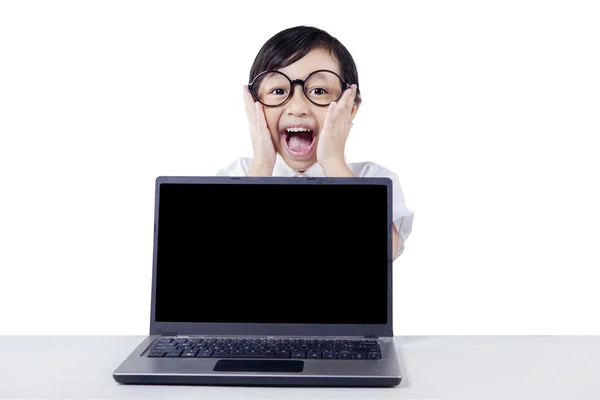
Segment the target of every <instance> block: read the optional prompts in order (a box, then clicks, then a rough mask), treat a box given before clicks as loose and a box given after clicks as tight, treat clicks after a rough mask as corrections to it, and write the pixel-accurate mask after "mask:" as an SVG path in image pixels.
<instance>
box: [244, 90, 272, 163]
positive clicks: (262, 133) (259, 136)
mask: <svg viewBox="0 0 600 400" xmlns="http://www.w3.org/2000/svg"><path fill="white" fill-rule="evenodd" d="M244 104H245V106H246V116H247V117H248V124H249V125H250V136H251V138H252V149H253V151H254V158H253V160H252V163H253V164H255V165H261V166H270V167H271V168H272V167H274V166H275V159H276V156H277V152H276V151H275V147H274V146H273V139H272V138H271V132H270V131H269V127H268V126H267V120H266V118H265V112H264V109H263V105H262V104H260V103H259V102H258V101H254V98H253V97H252V93H250V92H249V91H248V86H246V85H244Z"/></svg>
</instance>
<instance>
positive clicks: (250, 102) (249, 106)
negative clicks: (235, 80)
mask: <svg viewBox="0 0 600 400" xmlns="http://www.w3.org/2000/svg"><path fill="white" fill-rule="evenodd" d="M254 103H255V101H254V97H252V93H250V91H249V90H248V85H244V107H245V108H246V114H247V115H248V118H254V117H255V111H254Z"/></svg>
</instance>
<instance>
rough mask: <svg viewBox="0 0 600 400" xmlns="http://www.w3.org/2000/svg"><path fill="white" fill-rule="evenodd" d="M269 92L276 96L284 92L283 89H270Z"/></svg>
mask: <svg viewBox="0 0 600 400" xmlns="http://www.w3.org/2000/svg"><path fill="white" fill-rule="evenodd" d="M269 94H274V95H276V96H283V95H284V94H285V89H280V88H277V89H271V91H270V92H269Z"/></svg>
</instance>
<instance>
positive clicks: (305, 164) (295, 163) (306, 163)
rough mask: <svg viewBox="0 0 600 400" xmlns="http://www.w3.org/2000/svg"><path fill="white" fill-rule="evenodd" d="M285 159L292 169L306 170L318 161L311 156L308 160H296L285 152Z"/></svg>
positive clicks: (283, 156)
mask: <svg viewBox="0 0 600 400" xmlns="http://www.w3.org/2000/svg"><path fill="white" fill-rule="evenodd" d="M282 158H283V161H285V163H286V164H287V165H288V166H289V167H290V168H292V169H294V170H296V171H298V172H299V171H304V170H307V169H309V168H310V167H312V166H313V165H315V163H316V162H317V160H316V159H313V158H310V159H307V160H295V159H293V158H291V157H289V156H288V155H286V154H284V155H282Z"/></svg>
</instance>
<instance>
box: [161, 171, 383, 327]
mask: <svg viewBox="0 0 600 400" xmlns="http://www.w3.org/2000/svg"><path fill="white" fill-rule="evenodd" d="M163 183H169V184H173V183H176V184H206V183H208V184H227V185H232V184H233V185H244V184H257V183H258V184H296V185H297V184H314V185H335V184H345V185H347V184H355V185H383V186H385V187H386V188H387V219H388V234H387V238H388V246H387V247H388V257H387V260H388V261H387V292H388V295H387V322H386V323H384V324H298V323H214V322H193V323H192V322H164V321H156V318H155V314H156V276H157V248H158V224H159V221H158V215H159V207H160V186H161V185H162V184H163ZM392 226H393V224H392V180H391V179H390V178H387V177H343V178H342V177H336V178H332V177H315V178H310V177H276V176H273V177H248V176H245V177H241V176H240V177H231V176H228V177H223V176H159V177H157V178H156V182H155V205H154V245H153V257H152V264H153V265H152V296H151V310H150V335H161V334H178V335H224V336H226V335H259V336H361V337H362V336H380V337H383V336H388V337H391V336H393V321H392V317H393V313H392V303H393V298H392V286H393V279H392V264H393V255H392Z"/></svg>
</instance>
